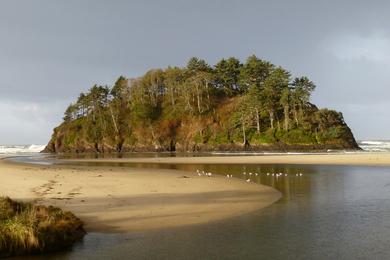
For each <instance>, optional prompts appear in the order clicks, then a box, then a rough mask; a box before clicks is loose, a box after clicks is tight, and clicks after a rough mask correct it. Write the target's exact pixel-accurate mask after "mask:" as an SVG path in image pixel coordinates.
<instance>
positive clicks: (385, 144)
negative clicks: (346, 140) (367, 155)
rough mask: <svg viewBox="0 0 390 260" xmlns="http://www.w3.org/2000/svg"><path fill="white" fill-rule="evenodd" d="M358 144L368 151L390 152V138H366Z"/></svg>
mask: <svg viewBox="0 0 390 260" xmlns="http://www.w3.org/2000/svg"><path fill="white" fill-rule="evenodd" d="M358 145H359V146H360V148H362V149H363V150H364V151H368V152H390V140H383V141H378V140H366V141H360V142H358Z"/></svg>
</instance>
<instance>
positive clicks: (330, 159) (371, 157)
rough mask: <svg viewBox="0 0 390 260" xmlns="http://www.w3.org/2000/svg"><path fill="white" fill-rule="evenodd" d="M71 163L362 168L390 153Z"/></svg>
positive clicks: (382, 162)
mask: <svg viewBox="0 0 390 260" xmlns="http://www.w3.org/2000/svg"><path fill="white" fill-rule="evenodd" d="M64 161H68V162H72V161H73V162H96V163H99V162H127V163H164V164H170V163H174V164H311V165H314V164H316V165H362V166H388V165H390V153H347V154H344V153H340V154H299V155H297V154H287V153H286V154H281V155H261V156H253V155H250V154H249V155H247V156H229V155H226V156H212V157H210V156H209V157H206V156H204V157H163V158H162V157H153V158H117V159H116V158H109V159H108V158H100V159H69V160H64Z"/></svg>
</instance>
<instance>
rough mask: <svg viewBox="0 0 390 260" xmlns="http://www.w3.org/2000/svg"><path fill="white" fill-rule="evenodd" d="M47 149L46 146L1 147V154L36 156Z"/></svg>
mask: <svg viewBox="0 0 390 260" xmlns="http://www.w3.org/2000/svg"><path fill="white" fill-rule="evenodd" d="M43 149H45V146H44V145H36V144H31V145H0V154H34V153H39V152H40V151H42V150H43Z"/></svg>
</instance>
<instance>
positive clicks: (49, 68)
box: [0, 0, 390, 143]
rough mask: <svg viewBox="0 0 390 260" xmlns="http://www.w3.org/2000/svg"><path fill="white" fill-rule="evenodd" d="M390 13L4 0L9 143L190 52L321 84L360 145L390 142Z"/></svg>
mask: <svg viewBox="0 0 390 260" xmlns="http://www.w3.org/2000/svg"><path fill="white" fill-rule="evenodd" d="M389 7H390V3H389V2H387V1H371V2H369V3H368V2H367V1H310V0H306V1H299V0H298V1H249V0H248V1H238V0H236V1H234V0H231V1H222V0H219V1H217V0H214V1H206V0H204V1H179V0H177V1H120V0H117V1H111V2H109V1H103V0H101V1H98V0H96V1H87V0H81V1H76V0H69V1H63V0H57V1H52V0H36V1H21V0H19V1H18V0H13V1H11V0H9V1H7V0H6V1H2V2H1V4H0V36H1V40H0V91H1V96H0V118H1V121H0V122H1V123H0V124H1V125H0V143H37V142H41V143H44V142H46V140H47V139H48V138H49V137H50V132H51V129H52V128H53V127H54V126H55V125H56V124H58V123H59V122H60V120H61V117H62V112H63V110H64V109H65V107H66V105H67V104H68V103H69V102H71V101H72V100H73V99H74V98H75V97H76V96H77V95H78V93H79V92H80V91H85V90H86V89H88V88H89V87H90V86H92V85H93V84H95V83H99V84H111V83H112V82H114V81H115V79H116V78H117V77H118V76H119V75H125V76H137V75H141V74H142V73H144V72H145V71H146V70H147V69H149V68H153V67H163V66H167V65H184V64H185V62H186V61H187V59H188V58H189V57H191V56H199V57H202V58H205V59H206V60H208V61H209V62H210V63H214V62H216V61H217V60H218V59H220V58H222V57H226V56H237V57H239V58H241V59H245V57H247V56H249V55H251V54H256V55H258V56H259V57H262V58H265V59H268V60H270V61H272V62H274V63H276V64H278V65H282V66H284V67H286V68H287V69H289V70H291V71H292V73H293V74H294V75H307V76H309V77H310V78H311V79H312V80H313V81H315V82H316V83H317V86H318V88H317V91H316V93H315V94H314V96H313V101H314V102H315V103H317V104H319V105H320V106H321V107H325V106H326V107H331V108H336V109H338V110H341V111H343V112H344V116H345V118H346V120H347V122H348V123H349V124H350V125H351V127H352V129H353V131H354V133H355V134H356V136H357V137H358V138H390V136H389V134H388V132H389V131H388V130H389V128H390V122H389V121H388V119H387V118H388V117H389V113H390V112H388V111H390V109H389V108H390V103H389V101H388V96H389V94H390V90H389V89H388V82H389V76H388V71H387V70H386V67H388V65H389V63H390V57H389V53H390V45H389V42H390V37H389V35H390V30H389V29H388V26H387V25H388V24H389V23H390V18H389V16H388V14H387V13H388V10H390V9H389ZM29 106H30V108H31V109H32V110H23V109H22V108H23V107H29ZM34 107H35V108H36V110H34V109H33V108H34ZM26 115H31V116H26ZM27 129H28V130H27Z"/></svg>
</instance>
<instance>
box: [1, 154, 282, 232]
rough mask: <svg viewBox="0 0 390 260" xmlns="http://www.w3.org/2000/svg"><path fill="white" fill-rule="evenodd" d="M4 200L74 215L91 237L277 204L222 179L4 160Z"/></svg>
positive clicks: (257, 188)
mask: <svg viewBox="0 0 390 260" xmlns="http://www.w3.org/2000/svg"><path fill="white" fill-rule="evenodd" d="M0 179H1V182H0V196H9V197H11V198H13V199H20V200H35V201H37V202H38V203H41V204H45V205H54V206H58V207H61V208H63V209H65V210H70V211H72V212H74V213H75V214H76V215H77V216H78V217H80V218H81V219H82V220H83V221H84V222H85V223H86V229H87V230H88V231H99V232H129V231H144V230H153V229H161V228H169V227H179V226H186V225H194V224H202V223H209V222H212V221H218V220H222V219H227V218H232V217H235V216H239V215H241V214H246V213H250V212H253V211H257V210H259V209H261V208H264V207H267V206H269V205H270V204H272V203H274V202H275V201H277V200H278V199H279V198H280V196H281V194H280V192H278V191H276V190H275V189H273V188H271V187H267V186H264V185H259V184H254V183H247V182H245V181H242V180H239V179H235V178H232V179H228V178H226V177H223V176H214V175H213V176H212V177H206V176H198V175H197V174H196V173H191V172H183V171H176V170H162V169H158V170H156V169H155V170H152V169H129V168H119V167H82V166H79V167H74V166H32V165H23V164H15V163H11V162H8V161H4V160H0Z"/></svg>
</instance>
